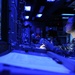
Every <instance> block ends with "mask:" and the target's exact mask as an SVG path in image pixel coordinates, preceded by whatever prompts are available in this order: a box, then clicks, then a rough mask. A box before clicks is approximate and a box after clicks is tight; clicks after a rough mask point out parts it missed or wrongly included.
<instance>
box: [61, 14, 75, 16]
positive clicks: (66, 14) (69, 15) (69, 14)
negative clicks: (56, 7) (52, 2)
mask: <svg viewBox="0 0 75 75" xmlns="http://www.w3.org/2000/svg"><path fill="white" fill-rule="evenodd" d="M74 15H75V14H62V16H74Z"/></svg>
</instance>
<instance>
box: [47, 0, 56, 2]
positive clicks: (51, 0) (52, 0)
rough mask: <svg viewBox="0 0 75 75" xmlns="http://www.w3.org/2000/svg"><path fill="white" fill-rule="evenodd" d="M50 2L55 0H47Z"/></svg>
mask: <svg viewBox="0 0 75 75" xmlns="http://www.w3.org/2000/svg"><path fill="white" fill-rule="evenodd" d="M47 1H48V2H54V1H55V0H47Z"/></svg>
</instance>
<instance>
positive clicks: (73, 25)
mask: <svg viewBox="0 0 75 75" xmlns="http://www.w3.org/2000/svg"><path fill="white" fill-rule="evenodd" d="M65 29H66V33H72V32H74V31H75V16H74V17H69V19H68V21H67V24H66V26H65Z"/></svg>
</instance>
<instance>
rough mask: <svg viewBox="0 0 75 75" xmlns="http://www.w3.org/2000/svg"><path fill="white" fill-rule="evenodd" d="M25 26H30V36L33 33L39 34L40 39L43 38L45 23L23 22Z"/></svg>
mask: <svg viewBox="0 0 75 75" xmlns="http://www.w3.org/2000/svg"><path fill="white" fill-rule="evenodd" d="M25 24H29V25H30V26H31V34H32V33H35V34H38V33H40V35H41V37H45V35H46V33H45V30H46V23H44V22H36V21H25V22H24V25H25Z"/></svg>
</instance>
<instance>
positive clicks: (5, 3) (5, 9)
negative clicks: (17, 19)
mask: <svg viewBox="0 0 75 75" xmlns="http://www.w3.org/2000/svg"><path fill="white" fill-rule="evenodd" d="M8 15H9V14H8V0H2V21H1V24H2V25H1V30H2V31H1V32H2V33H1V36H2V40H3V41H5V42H7V41H8V21H9V20H8Z"/></svg>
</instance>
